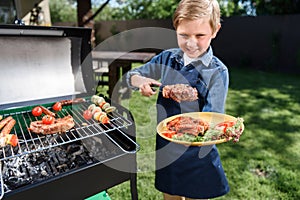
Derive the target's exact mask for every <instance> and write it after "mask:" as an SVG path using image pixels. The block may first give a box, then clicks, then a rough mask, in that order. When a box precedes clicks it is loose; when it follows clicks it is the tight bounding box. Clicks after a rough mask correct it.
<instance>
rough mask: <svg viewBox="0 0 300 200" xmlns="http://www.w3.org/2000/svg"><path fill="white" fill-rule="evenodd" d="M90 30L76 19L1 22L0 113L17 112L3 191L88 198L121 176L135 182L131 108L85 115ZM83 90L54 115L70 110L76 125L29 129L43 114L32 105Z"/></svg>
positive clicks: (1, 155) (91, 90)
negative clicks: (52, 23) (44, 23)
mask: <svg viewBox="0 0 300 200" xmlns="http://www.w3.org/2000/svg"><path fill="white" fill-rule="evenodd" d="M90 35H91V30H90V29H86V28H71V27H36V26H17V25H2V26H0V46H1V49H0V57H1V62H0V68H1V74H0V83H1V87H0V115H2V116H3V118H5V117H8V116H12V117H13V118H14V119H15V120H16V124H15V126H14V128H13V129H12V131H11V134H15V135H17V136H18V139H19V143H18V145H17V146H16V147H12V146H10V145H7V146H5V147H2V148H0V161H1V173H0V175H1V177H0V180H1V190H0V195H1V196H0V197H1V198H2V199H11V200H13V199H44V200H45V199H49V200H50V199H51V200H53V199H72V200H76V199H85V198H87V197H89V196H92V195H94V194H97V193H99V192H101V191H103V190H107V189H108V188H111V187H113V186H115V185H117V184H120V183H122V182H124V181H130V186H131V196H132V199H138V197H137V189H136V152H137V151H138V150H139V145H138V144H137V143H136V141H135V124H134V120H133V118H132V115H131V113H130V112H129V111H128V110H127V109H125V108H124V107H122V106H121V105H119V104H117V103H114V102H113V101H112V100H111V99H109V98H107V97H104V96H103V98H104V99H105V101H106V102H108V103H109V104H111V105H113V106H115V107H116V110H115V111H113V112H110V113H108V114H107V116H108V117H109V119H110V123H108V124H103V123H100V122H98V121H95V120H94V119H91V120H86V119H85V118H84V117H83V115H82V113H83V111H84V110H86V109H88V107H89V105H90V104H91V103H92V102H91V96H92V95H94V94H95V85H94V83H95V81H94V78H93V71H92V60H91V56H90V51H91V47H90ZM75 98H81V99H83V100H84V102H81V103H76V104H70V105H66V106H63V108H62V110H61V111H59V112H57V113H56V114H57V118H63V117H65V116H68V115H71V116H72V117H73V119H74V122H75V126H74V127H73V128H71V129H70V130H68V131H66V132H65V133H55V134H49V135H43V134H36V133H33V132H32V131H30V129H29V126H30V123H31V122H33V121H36V120H40V118H41V117H35V116H33V115H32V113H31V111H32V109H33V108H34V107H35V106H37V105H39V106H40V105H42V106H44V107H46V108H48V109H49V110H51V107H52V105H53V104H54V103H55V102H57V101H62V100H72V99H75Z"/></svg>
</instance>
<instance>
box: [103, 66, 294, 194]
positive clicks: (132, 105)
mask: <svg viewBox="0 0 300 200" xmlns="http://www.w3.org/2000/svg"><path fill="white" fill-rule="evenodd" d="M299 80H300V79H299V76H292V75H286V74H273V73H266V72H261V71H254V70H240V69H230V88H229V92H228V98H227V104H226V113H227V114H230V115H233V116H236V117H237V116H239V117H243V118H244V120H245V122H244V123H245V131H244V134H243V135H242V136H241V138H240V142H239V143H236V144H233V143H232V142H228V143H223V144H219V145H218V149H219V151H220V155H221V160H222V163H223V167H224V170H225V172H226V175H227V178H228V181H229V184H230V188H231V190H230V192H229V193H228V194H227V195H226V196H223V197H220V198H217V199H220V200H223V199H230V200H232V199H243V200H244V199H249V200H250V199H251V200H252V199H255V200H256V199H258V200H261V199H300V170H299V169H300V81H299ZM155 100H156V97H155V96H154V97H151V98H147V97H142V96H140V94H139V93H138V92H133V94H132V97H131V98H130V99H129V100H124V101H122V105H124V106H125V107H126V108H128V109H129V110H130V111H131V112H132V114H133V116H134V119H135V122H136V126H137V131H136V132H137V142H138V143H139V144H140V146H141V149H140V151H139V152H138V153H137V157H138V158H137V162H138V174H137V176H138V180H137V181H138V182H137V184H138V193H139V199H142V200H144V199H145V200H161V199H162V196H161V194H160V193H159V192H158V191H157V190H156V189H155V188H154V158H155V152H154V149H155V134H156V132H155V128H156V111H155ZM195 178H196V177H195ZM108 194H109V195H110V197H111V199H112V200H127V199H128V200H129V199H131V196H130V186H129V182H126V183H123V184H120V185H118V186H115V187H113V188H111V189H109V190H108Z"/></svg>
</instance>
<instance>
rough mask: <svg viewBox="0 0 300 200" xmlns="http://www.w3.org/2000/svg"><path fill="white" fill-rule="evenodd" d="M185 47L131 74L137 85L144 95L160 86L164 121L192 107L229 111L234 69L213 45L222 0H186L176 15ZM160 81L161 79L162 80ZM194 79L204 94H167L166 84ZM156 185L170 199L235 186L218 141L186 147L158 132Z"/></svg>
mask: <svg viewBox="0 0 300 200" xmlns="http://www.w3.org/2000/svg"><path fill="white" fill-rule="evenodd" d="M173 25H174V27H175V30H176V34H177V41H178V46H179V48H176V49H169V50H165V51H163V52H162V53H160V54H159V55H157V56H155V57H154V58H153V59H152V60H151V61H150V62H149V63H146V64H145V65H143V66H141V67H140V68H137V69H134V70H132V71H130V72H129V73H128V74H127V81H128V84H129V86H130V87H131V88H133V89H139V91H140V93H141V94H142V95H144V96H151V95H154V94H155V91H153V90H152V89H151V86H153V85H156V86H160V87H161V88H160V89H159V91H158V92H159V94H158V99H157V113H158V114H157V120H158V122H160V121H162V120H164V119H165V118H167V117H170V116H173V115H176V114H180V113H187V112H202V111H203V112H219V113H224V107H225V100H226V95H227V91H228V79H229V78H228V70H227V68H226V66H225V65H224V64H223V63H222V62H221V61H220V60H219V59H218V58H216V57H215V56H213V52H212V48H211V46H210V43H211V40H212V39H213V38H215V37H216V35H217V33H218V31H219V29H220V27H221V25H220V9H219V5H218V2H217V0H182V1H181V2H180V3H179V5H178V7H177V9H176V11H175V13H174V17H173ZM157 80H160V81H161V82H158V81H157ZM174 84H188V85H190V86H191V87H193V88H196V89H197V92H198V99H197V100H194V101H182V102H177V101H174V100H173V99H170V98H165V97H164V96H163V94H162V92H161V91H162V87H164V86H165V85H174ZM155 175H156V176H155V187H156V188H157V189H158V190H159V191H161V192H163V194H164V199H165V200H177V199H178V200H183V199H207V198H214V197H218V196H221V195H224V194H226V193H227V192H228V191H229V186H228V182H227V179H226V177H225V174H224V171H223V168H222V164H221V161H220V157H219V154H218V151H217V148H216V146H215V145H213V146H208V147H194V146H190V147H187V146H184V145H180V144H175V143H172V142H168V141H166V140H164V139H163V138H161V137H160V136H159V135H157V136H156V171H155Z"/></svg>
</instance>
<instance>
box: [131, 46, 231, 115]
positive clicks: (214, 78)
mask: <svg viewBox="0 0 300 200" xmlns="http://www.w3.org/2000/svg"><path fill="white" fill-rule="evenodd" d="M175 63H176V64H175ZM174 66H176V67H175V68H174ZM184 67H185V68H187V70H188V69H189V68H190V69H191V68H195V69H196V70H197V71H198V72H199V73H200V75H201V82H202V84H203V87H204V89H203V90H201V91H200V93H205V94H200V95H201V96H205V97H206V99H205V102H204V107H203V109H202V111H203V112H218V113H224V111H225V101H226V96H227V92H228V85H229V74H228V69H227V67H226V66H225V65H224V64H223V63H222V62H221V61H220V60H219V59H218V58H217V57H215V56H214V55H213V51H212V48H211V47H210V48H209V49H208V51H207V52H206V53H205V54H203V55H202V56H201V57H199V58H198V59H197V60H195V61H193V62H191V63H190V64H188V65H187V66H184V60H183V51H182V50H181V49H179V48H174V49H169V50H165V51H163V52H161V53H160V54H158V55H157V56H155V57H153V58H152V59H151V61H149V62H148V63H146V64H145V65H143V66H141V67H139V68H135V69H133V70H131V71H129V72H128V73H127V83H128V85H129V87H130V88H131V89H134V90H136V89H138V88H136V87H133V86H132V85H131V83H130V77H131V76H132V75H134V74H139V75H141V76H145V77H148V78H152V79H155V80H160V81H161V83H162V84H164V82H165V80H166V79H167V77H168V74H169V72H170V70H174V69H175V70H182V69H183V68H184Z"/></svg>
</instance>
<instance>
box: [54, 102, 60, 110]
mask: <svg viewBox="0 0 300 200" xmlns="http://www.w3.org/2000/svg"><path fill="white" fill-rule="evenodd" d="M52 109H53V110H55V111H61V109H62V103H61V102H56V103H55V104H54V105H53V106H52Z"/></svg>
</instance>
